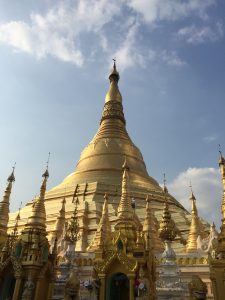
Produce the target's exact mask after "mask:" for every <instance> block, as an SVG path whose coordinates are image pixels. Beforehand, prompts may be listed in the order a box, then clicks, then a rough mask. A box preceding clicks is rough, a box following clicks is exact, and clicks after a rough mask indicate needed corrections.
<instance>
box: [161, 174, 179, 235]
mask: <svg viewBox="0 0 225 300" xmlns="http://www.w3.org/2000/svg"><path fill="white" fill-rule="evenodd" d="M164 178H165V176H164ZM167 192H168V191H167V188H166V185H165V179H164V193H165V204H164V209H163V214H162V219H161V222H160V226H159V236H160V238H161V239H162V240H164V241H173V240H174V239H175V237H176V235H177V229H176V226H175V223H174V221H173V220H172V217H171V214H170V211H169V206H168V200H167V197H166V194H167Z"/></svg>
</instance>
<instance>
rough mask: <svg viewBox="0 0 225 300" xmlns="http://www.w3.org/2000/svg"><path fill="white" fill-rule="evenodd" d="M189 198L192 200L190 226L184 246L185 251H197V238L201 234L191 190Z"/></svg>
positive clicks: (194, 199)
mask: <svg viewBox="0 0 225 300" xmlns="http://www.w3.org/2000/svg"><path fill="white" fill-rule="evenodd" d="M190 200H191V202H192V210H191V226H190V231H189V234H188V240H187V246H186V251H187V252H192V251H197V238H198V236H199V235H200V234H201V232H200V220H199V217H198V210H197V207H196V198H195V196H194V194H193V192H192V193H191V197H190Z"/></svg>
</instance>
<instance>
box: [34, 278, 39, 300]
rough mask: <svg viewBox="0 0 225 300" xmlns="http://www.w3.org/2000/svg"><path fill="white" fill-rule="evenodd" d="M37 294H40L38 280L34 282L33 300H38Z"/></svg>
mask: <svg viewBox="0 0 225 300" xmlns="http://www.w3.org/2000/svg"><path fill="white" fill-rule="evenodd" d="M39 292H40V279H38V280H37V281H36V288H35V294H34V300H40V297H39Z"/></svg>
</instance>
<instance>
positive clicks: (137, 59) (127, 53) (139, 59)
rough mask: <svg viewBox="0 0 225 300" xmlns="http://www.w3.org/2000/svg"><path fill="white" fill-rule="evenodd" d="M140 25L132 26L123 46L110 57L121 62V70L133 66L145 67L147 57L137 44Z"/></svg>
mask: <svg viewBox="0 0 225 300" xmlns="http://www.w3.org/2000/svg"><path fill="white" fill-rule="evenodd" d="M138 26H139V25H138V24H134V25H132V26H131V27H130V28H129V30H128V32H127V36H126V38H125V40H124V42H123V43H122V45H121V46H120V47H119V48H118V49H117V50H116V51H115V52H114V54H113V55H110V57H116V59H117V60H118V61H119V62H120V70H121V71H123V70H124V69H126V68H128V67H131V66H133V65H141V66H144V62H145V60H146V57H145V55H144V53H143V52H142V51H141V49H140V48H138V47H137V44H136V35H137V34H138Z"/></svg>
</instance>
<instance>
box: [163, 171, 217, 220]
mask: <svg viewBox="0 0 225 300" xmlns="http://www.w3.org/2000/svg"><path fill="white" fill-rule="evenodd" d="M190 180H191V182H192V186H193V191H194V194H195V197H196V199H197V206H198V209H199V215H200V216H201V217H204V218H205V219H206V220H208V221H210V222H213V221H215V222H216V223H217V225H219V224H220V219H221V215H220V209H219V207H220V204H221V200H222V183H221V177H220V174H219V171H218V170H217V169H214V168H189V169H187V170H185V171H184V172H182V173H180V174H179V175H178V176H177V177H176V178H175V179H174V180H173V182H171V183H169V184H168V188H169V191H170V193H171V194H172V195H174V196H175V197H176V199H177V200H178V201H179V202H181V203H182V205H183V206H184V207H185V208H187V209H189V210H190V207H191V205H190V203H189V196H190V188H189V185H190ZM215 208H218V209H217V210H216V211H215Z"/></svg>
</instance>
